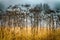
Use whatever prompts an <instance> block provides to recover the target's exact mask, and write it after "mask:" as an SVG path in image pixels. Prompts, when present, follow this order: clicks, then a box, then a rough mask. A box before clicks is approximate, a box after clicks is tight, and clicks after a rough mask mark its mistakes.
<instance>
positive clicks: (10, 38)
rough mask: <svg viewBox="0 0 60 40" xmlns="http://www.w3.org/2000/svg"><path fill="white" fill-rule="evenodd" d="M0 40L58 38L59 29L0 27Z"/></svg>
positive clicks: (53, 39) (59, 35)
mask: <svg viewBox="0 0 60 40" xmlns="http://www.w3.org/2000/svg"><path fill="white" fill-rule="evenodd" d="M34 30H35V31H34ZM0 40H60V29H56V30H55V31H51V30H48V29H47V28H41V29H40V28H38V31H37V28H35V29H34V28H33V29H32V28H31V27H28V28H27V29H26V28H25V27H24V28H23V29H21V28H20V27H15V28H14V27H5V28H4V27H0Z"/></svg>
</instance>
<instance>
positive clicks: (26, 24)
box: [0, 3, 60, 40]
mask: <svg viewBox="0 0 60 40" xmlns="http://www.w3.org/2000/svg"><path fill="white" fill-rule="evenodd" d="M0 40H60V6H59V5H57V6H55V7H54V8H53V9H52V8H51V7H50V6H49V4H47V3H44V4H42V3H40V4H36V5H31V4H16V5H9V6H8V7H7V8H5V9H4V5H3V4H2V3H0Z"/></svg>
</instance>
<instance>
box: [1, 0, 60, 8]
mask: <svg viewBox="0 0 60 40" xmlns="http://www.w3.org/2000/svg"><path fill="white" fill-rule="evenodd" d="M0 2H2V3H4V5H5V6H9V5H14V4H39V3H48V4H49V5H50V6H52V7H53V5H54V4H55V3H56V2H60V0H0Z"/></svg>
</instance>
